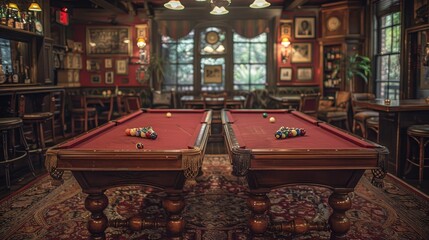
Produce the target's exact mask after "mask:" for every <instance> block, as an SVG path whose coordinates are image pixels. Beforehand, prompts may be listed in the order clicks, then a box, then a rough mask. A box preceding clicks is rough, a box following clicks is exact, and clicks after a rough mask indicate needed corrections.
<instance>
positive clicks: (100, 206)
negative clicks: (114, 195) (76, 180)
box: [85, 190, 109, 240]
mask: <svg viewBox="0 0 429 240" xmlns="http://www.w3.org/2000/svg"><path fill="white" fill-rule="evenodd" d="M108 204H109V200H108V199H107V197H106V195H105V194H104V190H102V191H101V192H91V193H89V195H88V196H87V197H86V199H85V208H86V209H87V210H88V211H90V212H91V217H90V218H89V219H88V231H89V232H90V233H91V236H90V239H97V240H98V239H106V234H105V233H104V231H105V230H106V228H107V224H108V220H107V217H106V215H104V212H103V211H104V209H106V207H107V205H108Z"/></svg>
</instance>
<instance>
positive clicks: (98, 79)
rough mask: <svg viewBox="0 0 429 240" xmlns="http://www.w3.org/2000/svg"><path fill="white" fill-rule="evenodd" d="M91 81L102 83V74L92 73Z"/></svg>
mask: <svg viewBox="0 0 429 240" xmlns="http://www.w3.org/2000/svg"><path fill="white" fill-rule="evenodd" d="M91 83H101V75H100V74H93V75H91Z"/></svg>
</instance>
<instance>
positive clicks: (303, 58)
mask: <svg viewBox="0 0 429 240" xmlns="http://www.w3.org/2000/svg"><path fill="white" fill-rule="evenodd" d="M291 46H292V57H291V62H292V63H310V62H311V61H312V54H313V51H312V48H313V45H312V44H311V43H292V44H291Z"/></svg>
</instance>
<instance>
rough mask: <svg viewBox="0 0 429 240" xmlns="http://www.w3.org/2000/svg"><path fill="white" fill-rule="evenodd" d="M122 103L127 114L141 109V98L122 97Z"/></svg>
mask: <svg viewBox="0 0 429 240" xmlns="http://www.w3.org/2000/svg"><path fill="white" fill-rule="evenodd" d="M122 102H123V103H124V108H125V112H126V113H132V112H135V111H138V110H140V109H141V99H140V96H122Z"/></svg>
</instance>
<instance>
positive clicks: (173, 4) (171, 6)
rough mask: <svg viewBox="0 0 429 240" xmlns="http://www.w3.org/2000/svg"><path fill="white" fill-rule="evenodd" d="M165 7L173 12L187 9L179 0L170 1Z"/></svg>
mask: <svg viewBox="0 0 429 240" xmlns="http://www.w3.org/2000/svg"><path fill="white" fill-rule="evenodd" d="M164 7H166V8H168V9H171V10H182V9H184V8H185V7H184V6H183V5H182V3H181V2H180V1H179V0H170V1H169V2H168V3H166V4H164Z"/></svg>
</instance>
